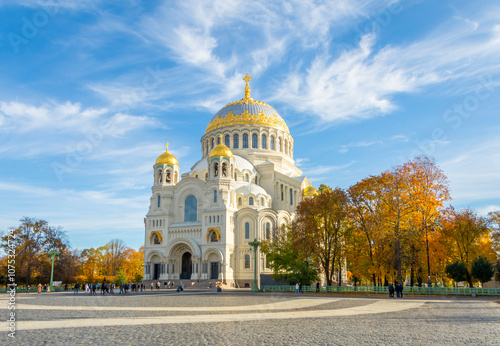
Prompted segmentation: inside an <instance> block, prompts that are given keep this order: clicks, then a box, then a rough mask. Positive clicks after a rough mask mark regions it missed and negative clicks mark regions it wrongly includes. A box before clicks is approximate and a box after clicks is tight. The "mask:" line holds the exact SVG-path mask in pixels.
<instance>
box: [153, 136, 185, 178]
mask: <svg viewBox="0 0 500 346" xmlns="http://www.w3.org/2000/svg"><path fill="white" fill-rule="evenodd" d="M153 167H154V170H155V185H175V184H177V183H178V182H179V164H178V163H177V158H176V157H175V156H174V154H172V153H169V152H168V143H167V149H166V150H165V152H164V153H163V154H161V155H160V156H158V158H157V159H156V162H155V164H154V166H153Z"/></svg>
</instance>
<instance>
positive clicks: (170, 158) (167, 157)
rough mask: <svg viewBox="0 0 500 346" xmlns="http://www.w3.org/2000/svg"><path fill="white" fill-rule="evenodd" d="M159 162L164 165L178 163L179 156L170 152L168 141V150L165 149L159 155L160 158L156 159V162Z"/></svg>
mask: <svg viewBox="0 0 500 346" xmlns="http://www.w3.org/2000/svg"><path fill="white" fill-rule="evenodd" d="M159 163H160V164H163V165H166V164H171V165H177V158H176V157H175V156H174V154H171V153H169V152H168V143H167V150H165V152H164V153H163V154H161V155H160V156H158V158H157V159H156V163H155V164H159Z"/></svg>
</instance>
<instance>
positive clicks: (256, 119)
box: [205, 73, 290, 133]
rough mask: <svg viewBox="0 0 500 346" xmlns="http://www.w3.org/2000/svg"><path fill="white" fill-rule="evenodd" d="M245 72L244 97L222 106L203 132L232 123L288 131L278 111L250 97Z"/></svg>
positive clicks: (247, 76)
mask: <svg viewBox="0 0 500 346" xmlns="http://www.w3.org/2000/svg"><path fill="white" fill-rule="evenodd" d="M251 78H252V77H250V76H249V75H248V73H247V75H246V76H245V78H243V80H244V81H245V82H246V83H247V85H246V87H245V98H243V99H241V100H239V101H236V102H231V103H229V104H227V105H226V106H224V107H223V108H222V109H221V110H220V111H218V112H217V114H216V115H215V116H214V117H213V118H212V120H211V121H210V123H209V124H208V126H207V130H206V131H205V133H208V132H210V131H212V130H215V129H219V128H222V127H226V126H233V125H263V126H270V127H274V128H276V129H280V130H282V131H285V132H286V133H290V132H289V130H288V126H287V125H286V123H285V120H283V118H282V117H281V115H279V114H278V112H277V111H276V110H275V109H274V108H273V107H271V106H270V105H268V104H267V103H264V102H260V101H257V100H254V99H252V98H251V97H250V87H249V85H248V81H249V80H250V79H251Z"/></svg>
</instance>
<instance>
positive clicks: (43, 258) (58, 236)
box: [1, 217, 69, 285]
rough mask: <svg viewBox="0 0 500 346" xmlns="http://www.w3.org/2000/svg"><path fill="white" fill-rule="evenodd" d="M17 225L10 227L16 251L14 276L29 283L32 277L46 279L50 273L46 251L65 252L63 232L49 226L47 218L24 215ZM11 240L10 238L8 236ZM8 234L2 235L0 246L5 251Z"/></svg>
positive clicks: (65, 239) (66, 241)
mask: <svg viewBox="0 0 500 346" xmlns="http://www.w3.org/2000/svg"><path fill="white" fill-rule="evenodd" d="M20 221H21V224H20V226H19V227H18V228H16V229H14V230H13V238H14V244H15V248H14V249H15V253H16V275H17V278H18V281H20V282H25V283H26V284H27V285H29V284H31V283H32V281H33V279H35V278H37V279H38V280H41V281H45V282H48V280H49V279H50V276H49V275H50V272H49V273H47V270H46V269H45V268H46V267H47V264H48V261H49V260H48V257H47V255H46V253H47V251H49V250H51V249H56V250H59V252H60V253H63V252H65V251H67V248H68V246H69V242H68V239H67V236H66V233H65V232H64V231H62V229H61V228H60V227H54V226H50V225H49V224H48V223H47V221H44V220H38V219H35V218H29V217H24V218H22V219H21V220H20ZM11 239H12V237H11ZM8 240H9V237H8V236H7V235H4V236H3V237H2V245H1V246H2V248H3V249H4V250H7V248H8V247H9V244H8Z"/></svg>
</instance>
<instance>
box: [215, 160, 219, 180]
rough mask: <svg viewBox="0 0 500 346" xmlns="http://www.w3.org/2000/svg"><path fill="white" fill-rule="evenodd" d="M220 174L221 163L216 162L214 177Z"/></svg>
mask: <svg viewBox="0 0 500 346" xmlns="http://www.w3.org/2000/svg"><path fill="white" fill-rule="evenodd" d="M217 176H219V163H218V162H214V177H217Z"/></svg>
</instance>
